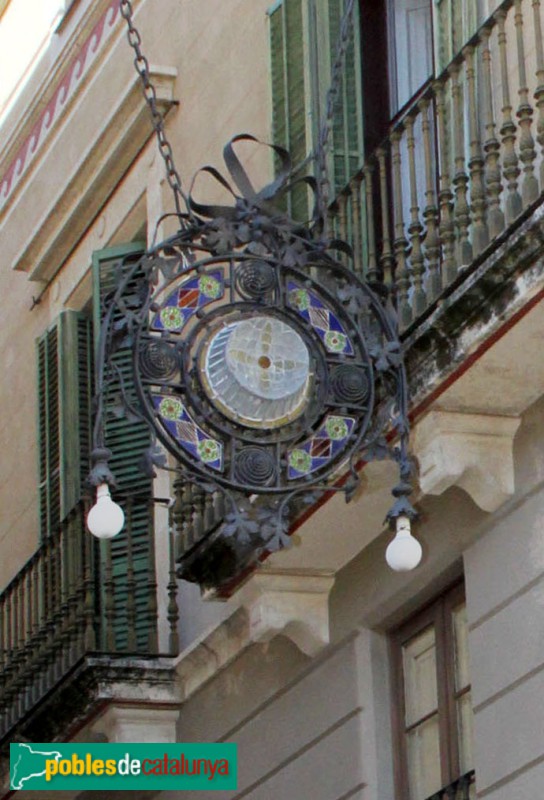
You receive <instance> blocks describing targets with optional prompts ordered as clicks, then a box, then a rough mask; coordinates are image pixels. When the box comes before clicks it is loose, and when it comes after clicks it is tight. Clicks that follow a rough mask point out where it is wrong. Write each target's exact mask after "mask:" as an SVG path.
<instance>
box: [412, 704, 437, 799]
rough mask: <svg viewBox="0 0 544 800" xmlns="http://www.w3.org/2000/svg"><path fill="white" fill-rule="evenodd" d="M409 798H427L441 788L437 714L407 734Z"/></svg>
mask: <svg viewBox="0 0 544 800" xmlns="http://www.w3.org/2000/svg"><path fill="white" fill-rule="evenodd" d="M407 745H408V748H407V750H408V780H409V784H410V800H427V798H428V797H430V796H431V795H432V794H434V792H437V791H438V790H439V789H441V788H442V775H441V773H440V738H439V728H438V716H434V717H432V718H431V719H428V720H427V721H426V722H423V723H422V724H421V725H418V726H417V728H414V729H413V730H411V731H410V732H409V733H408V734H407Z"/></svg>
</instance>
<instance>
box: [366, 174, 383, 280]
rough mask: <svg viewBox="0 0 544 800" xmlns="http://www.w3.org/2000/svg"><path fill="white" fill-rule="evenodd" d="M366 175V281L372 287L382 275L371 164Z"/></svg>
mask: <svg viewBox="0 0 544 800" xmlns="http://www.w3.org/2000/svg"><path fill="white" fill-rule="evenodd" d="M363 173H364V187H365V205H366V237H367V242H368V269H367V274H366V279H367V281H368V282H369V283H370V285H373V284H376V283H378V281H379V280H380V273H379V270H378V258H377V251H376V230H375V227H374V226H375V216H374V193H373V190H374V187H373V182H372V175H373V174H374V169H373V167H372V166H370V164H366V165H365V167H364V168H363Z"/></svg>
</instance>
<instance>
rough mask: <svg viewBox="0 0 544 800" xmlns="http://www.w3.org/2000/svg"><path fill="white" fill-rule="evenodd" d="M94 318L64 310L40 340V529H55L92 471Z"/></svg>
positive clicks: (44, 531) (43, 531) (45, 533)
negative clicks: (92, 340)
mask: <svg viewBox="0 0 544 800" xmlns="http://www.w3.org/2000/svg"><path fill="white" fill-rule="evenodd" d="M90 336H91V324H90V320H89V319H87V318H86V317H85V316H84V315H82V314H78V313H77V312H75V311H64V312H62V313H61V314H60V316H59V317H58V319H57V320H56V321H55V322H54V323H53V325H52V326H51V327H50V328H49V329H48V330H47V332H46V333H45V334H44V335H43V336H42V337H41V338H40V339H39V340H38V342H37V356H38V453H39V495H40V533H41V537H42V538H45V537H47V536H50V535H51V534H53V533H55V532H56V531H57V530H58V528H59V525H60V522H61V521H62V520H63V519H64V518H65V517H66V516H67V514H68V513H69V512H70V511H71V510H72V508H74V506H75V505H76V503H77V502H78V501H79V500H80V498H81V493H82V489H83V486H84V481H85V478H86V476H87V473H88V471H89V445H90V426H91V408H90V404H91V382H92V366H91V359H92V348H91V342H90Z"/></svg>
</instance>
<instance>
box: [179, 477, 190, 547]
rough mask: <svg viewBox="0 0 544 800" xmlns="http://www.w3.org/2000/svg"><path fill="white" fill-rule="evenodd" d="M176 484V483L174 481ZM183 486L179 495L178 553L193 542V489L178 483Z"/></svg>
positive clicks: (183, 483)
mask: <svg viewBox="0 0 544 800" xmlns="http://www.w3.org/2000/svg"><path fill="white" fill-rule="evenodd" d="M176 483H177V481H176ZM179 483H180V484H181V485H182V486H183V491H182V493H181V524H180V527H179V532H180V537H179V542H178V547H179V553H180V554H181V553H184V552H185V551H186V550H188V549H189V548H190V547H192V545H193V544H194V542H195V537H194V529H193V518H192V515H193V487H192V484H190V483H187V482H182V481H179Z"/></svg>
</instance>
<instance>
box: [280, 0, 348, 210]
mask: <svg viewBox="0 0 544 800" xmlns="http://www.w3.org/2000/svg"><path fill="white" fill-rule="evenodd" d="M345 6H346V0H279V2H277V3H276V4H275V5H274V6H272V7H271V8H270V9H269V11H268V14H269V18H270V60H271V85H272V138H273V141H274V143H275V144H278V145H281V146H282V147H285V148H286V149H287V150H289V152H290V154H291V160H292V164H293V167H294V168H295V177H300V176H302V175H304V174H305V170H304V169H301V166H302V165H304V164H305V162H306V158H307V156H308V155H310V154H311V152H312V151H313V149H314V148H315V146H316V144H317V141H318V136H319V126H320V124H321V121H322V118H323V116H324V111H325V107H326V106H325V104H326V94H327V91H328V88H329V86H330V83H331V70H332V67H333V64H334V60H335V56H336V46H337V41H338V35H339V31H340V22H341V19H342V15H343V13H344V9H345ZM354 14H355V16H354V24H353V28H352V32H351V40H350V42H349V44H348V47H347V50H346V55H345V64H346V69H345V71H344V75H343V79H342V82H341V86H340V89H339V92H338V97H337V101H336V105H335V108H334V114H333V120H332V130H331V135H330V145H331V151H333V153H334V154H333V155H332V156H331V158H330V163H329V174H330V179H331V185H332V186H333V189H334V191H340V190H341V189H343V188H344V187H345V186H346V184H347V182H348V181H349V179H350V177H351V176H352V175H353V174H354V173H355V172H356V170H357V169H358V167H359V166H360V163H361V154H362V152H363V127H362V126H363V115H362V100H361V96H362V94H361V52H360V46H359V13H358V9H357V8H356V9H355V12H354ZM288 210H289V212H290V214H291V216H292V217H293V218H294V219H300V220H306V219H307V218H308V215H309V211H310V208H309V204H308V192H307V188H306V186H305V185H304V184H299V185H297V186H295V188H294V189H293V191H292V192H291V193H290V197H289V199H288Z"/></svg>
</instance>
